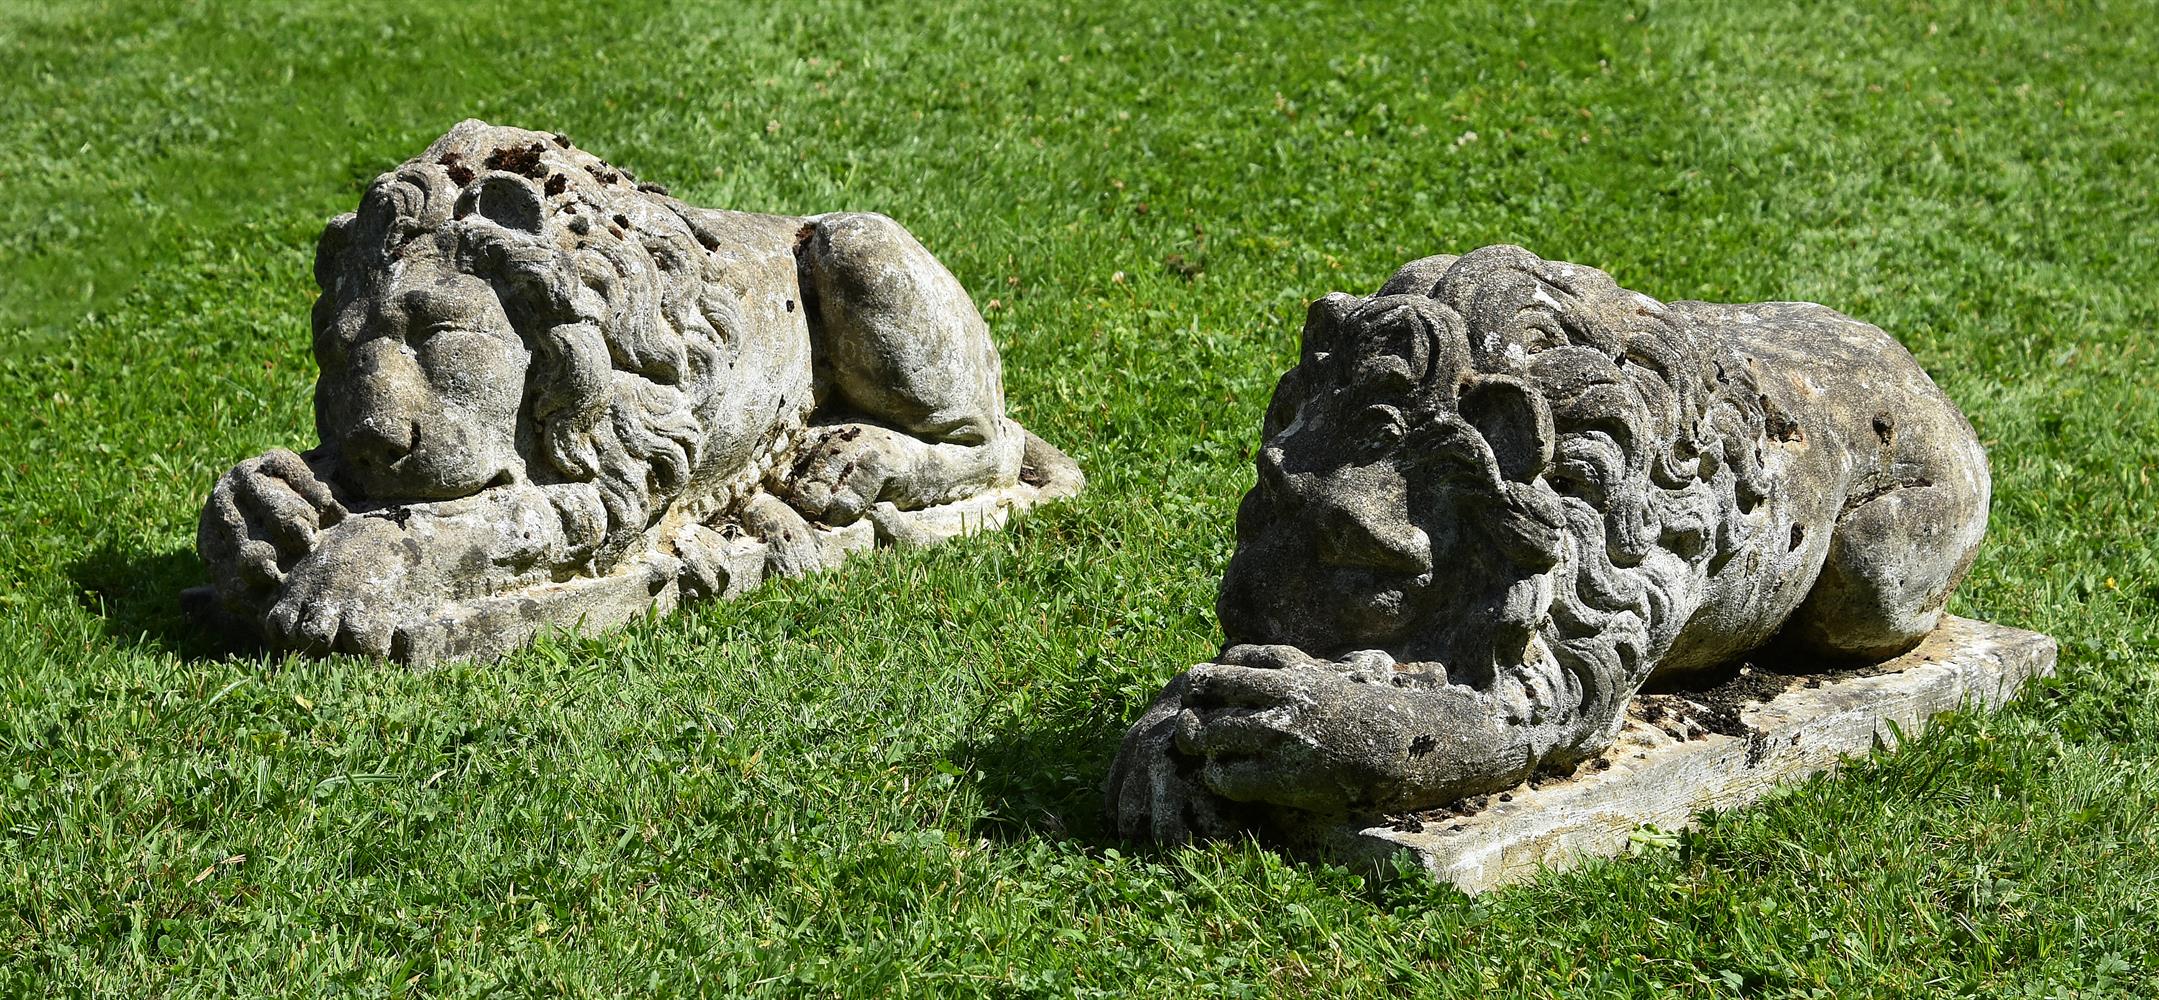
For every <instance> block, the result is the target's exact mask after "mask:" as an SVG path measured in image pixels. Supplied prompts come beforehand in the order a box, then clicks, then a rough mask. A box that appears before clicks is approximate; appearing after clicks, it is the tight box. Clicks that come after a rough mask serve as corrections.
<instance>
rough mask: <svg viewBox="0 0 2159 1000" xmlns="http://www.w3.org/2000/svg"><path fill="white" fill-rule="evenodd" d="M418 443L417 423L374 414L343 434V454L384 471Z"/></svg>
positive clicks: (410, 452) (410, 451)
mask: <svg viewBox="0 0 2159 1000" xmlns="http://www.w3.org/2000/svg"><path fill="white" fill-rule="evenodd" d="M419 439H420V425H419V423H418V422H417V421H413V420H403V419H399V418H396V417H391V416H387V415H382V414H376V415H373V416H369V417H367V418H365V419H363V420H360V421H359V422H357V423H355V424H353V425H352V427H351V428H350V429H349V430H347V431H346V432H345V454H346V456H347V457H349V458H354V459H357V460H359V461H361V462H365V463H368V464H370V465H374V466H377V467H387V466H390V465H394V464H396V462H397V460H398V459H401V458H404V457H405V456H406V455H410V454H412V450H413V448H415V447H417V446H418V444H419Z"/></svg>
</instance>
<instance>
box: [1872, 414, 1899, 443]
mask: <svg viewBox="0 0 2159 1000" xmlns="http://www.w3.org/2000/svg"><path fill="white" fill-rule="evenodd" d="M1874 436H1875V437H1878V438H1881V439H1882V443H1883V444H1885V445H1887V444H1895V443H1896V441H1897V428H1896V425H1894V424H1892V423H1890V422H1889V414H1887V413H1877V414H1875V415H1874Z"/></svg>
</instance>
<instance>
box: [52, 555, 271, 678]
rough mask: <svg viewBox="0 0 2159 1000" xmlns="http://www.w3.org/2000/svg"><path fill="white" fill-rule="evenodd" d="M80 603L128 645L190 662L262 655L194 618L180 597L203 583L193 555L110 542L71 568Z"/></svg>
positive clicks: (112, 635)
mask: <svg viewBox="0 0 2159 1000" xmlns="http://www.w3.org/2000/svg"><path fill="white" fill-rule="evenodd" d="M68 579H70V580H72V581H74V584H75V595H76V600H78V601H80V602H82V606H83V607H84V608H85V609H87V610H88V611H89V612H90V613H91V614H94V615H96V616H98V619H99V620H100V621H102V622H103V623H104V626H105V634H106V635H109V636H111V637H112V638H114V639H116V640H119V641H120V642H122V643H130V644H137V645H142V646H147V647H150V648H154V649H158V650H162V651H164V652H168V653H171V654H173V655H174V656H178V657H180V658H182V659H186V660H212V659H219V658H222V657H224V656H226V655H228V654H232V653H242V654H245V653H251V652H255V651H256V647H255V646H254V645H253V644H249V643H245V642H238V641H234V640H232V639H230V638H229V637H228V634H227V633H225V632H223V631H221V630H219V629H218V628H216V627H214V626H211V625H206V624H204V623H201V622H198V621H195V620H194V619H192V618H190V617H189V616H188V615H187V613H186V612H185V611H183V610H182V609H181V607H180V592H181V591H183V590H186V589H187V588H189V587H193V586H196V585H198V584H201V583H202V582H203V568H202V560H201V559H200V558H198V557H197V556H196V555H195V553H194V551H193V550H192V549H175V550H173V551H171V552H149V551H145V550H140V549H128V548H123V547H121V546H118V545H115V544H113V543H111V542H106V543H104V544H102V545H100V546H99V547H98V548H97V549H96V550H95V551H93V552H91V553H90V554H88V555H86V556H83V557H82V558H80V559H77V560H76V561H75V562H74V563H72V564H70V565H69V566H68Z"/></svg>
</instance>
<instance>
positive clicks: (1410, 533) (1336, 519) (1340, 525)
mask: <svg viewBox="0 0 2159 1000" xmlns="http://www.w3.org/2000/svg"><path fill="white" fill-rule="evenodd" d="M1372 514H1373V512H1370V511H1360V510H1357V509H1355V508H1345V507H1341V506H1337V507H1331V508H1329V509H1328V510H1327V511H1326V513H1325V514H1324V515H1323V516H1321V517H1320V519H1319V522H1320V523H1319V524H1318V526H1317V527H1318V528H1319V531H1318V532H1317V534H1318V536H1319V558H1320V561H1321V562H1324V563H1327V564H1329V565H1333V566H1347V567H1352V568H1356V569H1377V570H1387V571H1390V572H1395V573H1403V574H1407V575H1410V576H1419V575H1422V574H1425V573H1429V572H1431V571H1432V539H1431V536H1429V535H1426V534H1425V533H1424V530H1423V529H1422V528H1419V527H1417V526H1416V525H1413V524H1410V523H1409V522H1408V521H1406V520H1402V519H1401V518H1399V517H1384V516H1382V517H1375V516H1372Z"/></svg>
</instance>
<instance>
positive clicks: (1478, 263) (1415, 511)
mask: <svg viewBox="0 0 2159 1000" xmlns="http://www.w3.org/2000/svg"><path fill="white" fill-rule="evenodd" d="M1745 379H1746V376H1745V373H1744V372H1733V371H1726V370H1724V366H1723V365H1721V364H1719V363H1718V355H1716V354H1715V353H1713V352H1711V351H1709V350H1705V347H1704V345H1701V344H1698V343H1697V342H1696V341H1695V335H1694V334H1693V333H1691V332H1690V330H1689V328H1688V327H1687V326H1686V325H1684V324H1679V323H1674V322H1672V321H1671V320H1670V319H1669V318H1668V317H1667V310H1666V307H1664V306H1663V305H1662V304H1660V303H1658V302H1656V301H1655V300H1653V299H1650V298H1648V297H1647V296H1642V295H1638V294H1636V293H1633V292H1629V291H1626V290H1625V289H1622V288H1619V287H1618V286H1617V285H1616V284H1614V283H1613V281H1612V279H1611V278H1610V277H1609V276H1608V275H1606V274H1604V273H1603V272H1601V271H1597V270H1594V269H1592V268H1587V267H1580V266H1576V265H1571V264H1565V263H1558V262H1552V261H1545V260H1542V259H1540V258H1538V257H1536V256H1534V255H1532V254H1530V253H1529V252H1528V251H1525V250H1522V249H1520V248H1518V247H1504V246H1502V247H1487V248H1484V249H1481V250H1478V251H1475V252H1472V253H1470V254H1467V255H1465V256H1462V257H1460V258H1433V259H1431V260H1428V261H1423V262H1419V263H1418V264H1416V265H1412V266H1410V267H1408V268H1405V269H1404V270H1403V272H1402V273H1400V274H1398V275H1397V276H1396V278H1395V280H1394V281H1391V282H1389V284H1388V286H1387V287H1386V288H1384V289H1382V290H1381V292H1380V294H1377V295H1374V296H1372V297H1370V298H1362V299H1360V298H1357V297H1354V296H1349V295H1343V294H1335V295H1330V296H1328V297H1326V298H1324V299H1321V300H1320V301H1318V302H1316V303H1314V304H1313V306H1312V307H1311V311H1310V315H1309V317H1308V318H1307V320H1306V324H1305V328H1304V343H1303V353H1302V358H1301V359H1300V361H1299V363H1298V364H1297V366H1296V367H1295V368H1293V369H1292V370H1291V371H1290V372H1289V373H1288V374H1287V375H1285V376H1283V378H1282V381H1281V384H1280V386H1279V387H1278V388H1277V389H1276V390H1275V395H1274V399H1273V401H1272V403H1271V404H1270V405H1269V407H1268V411H1267V417H1266V422H1265V429H1264V435H1265V441H1264V444H1263V447H1262V449H1261V451H1260V455H1259V462H1258V464H1259V480H1258V483H1257V485H1255V486H1254V487H1253V489H1252V490H1251V491H1250V492H1249V493H1247V494H1246V496H1245V499H1244V503H1243V505H1242V507H1241V508H1240V509H1239V511H1238V516H1237V541H1238V547H1237V553H1236V555H1235V557H1234V558H1233V559H1232V560H1231V563H1230V566H1229V569H1228V571H1227V572H1226V573H1225V575H1224V577H1223V582H1222V593H1221V599H1220V605H1219V612H1220V616H1221V619H1222V624H1223V628H1224V630H1225V631H1226V632H1227V634H1228V636H1229V639H1230V641H1231V642H1233V643H1267V644H1285V645H1293V646H1297V647H1299V648H1301V649H1304V650H1306V651H1308V652H1311V653H1314V654H1316V655H1321V656H1339V655H1341V654H1343V653H1346V652H1349V651H1353V650H1358V649H1369V648H1381V649H1385V650H1387V651H1388V652H1389V653H1392V654H1393V655H1394V656H1395V657H1396V658H1397V659H1399V660H1402V661H1404V662H1425V663H1436V664H1439V665H1442V666H1443V667H1444V668H1445V670H1446V673H1447V675H1448V680H1450V681H1452V682H1454V683H1460V684H1469V685H1471V686H1475V687H1479V688H1489V687H1490V686H1491V684H1492V683H1493V681H1494V679H1495V676H1497V677H1514V678H1517V679H1519V680H1522V681H1524V682H1526V683H1530V684H1531V685H1532V686H1538V687H1541V686H1542V685H1543V684H1544V683H1549V682H1537V681H1532V680H1531V679H1530V678H1532V677H1556V678H1557V679H1558V683H1561V684H1563V685H1567V686H1570V687H1571V686H1574V685H1579V686H1580V687H1579V688H1578V689H1576V690H1572V691H1545V692H1543V694H1542V695H1541V696H1539V698H1540V700H1541V699H1542V698H1561V697H1571V698H1594V697H1601V696H1606V695H1609V694H1612V693H1613V692H1611V691H1610V690H1609V689H1610V688H1611V687H1612V686H1613V685H1615V684H1618V685H1628V684H1629V683H1630V682H1637V683H1638V682H1639V681H1640V680H1641V678H1642V676H1643V674H1644V672H1646V670H1647V669H1648V666H1649V665H1650V664H1651V663H1652V662H1653V661H1654V659H1655V657H1656V656H1657V655H1658V654H1659V653H1661V652H1662V650H1663V649H1664V648H1666V647H1667V646H1668V645H1669V644H1670V643H1671V641H1672V638H1673V636H1674V635H1675V634H1676V633H1677V630H1678V629H1679V628H1680V626H1681V625H1683V624H1684V621H1685V618H1686V616H1687V615H1688V614H1689V613H1691V609H1690V608H1680V607H1675V606H1674V602H1675V600H1681V599H1683V597H1682V595H1684V594H1685V593H1688V592H1689V591H1688V589H1687V588H1686V587H1684V586H1682V584H1683V582H1684V581H1686V580H1687V579H1689V578H1690V577H1691V576H1692V575H1693V574H1695V573H1697V571H1698V570H1700V569H1701V567H1703V566H1704V565H1705V564H1707V563H1709V562H1710V561H1711V560H1713V559H1715V557H1716V555H1717V553H1718V552H1729V551H1733V550H1734V549H1735V548H1736V546H1737V545H1738V544H1739V541H1740V536H1741V535H1742V534H1743V533H1745V532H1747V531H1749V530H1752V529H1751V528H1750V527H1749V526H1748V523H1747V521H1746V519H1745V518H1744V517H1743V516H1742V515H1743V514H1744V512H1745V511H1746V510H1747V509H1749V508H1751V507H1752V505H1753V504H1755V503H1756V502H1758V501H1759V500H1760V499H1761V498H1762V496H1763V495H1764V490H1765V488H1766V485H1767V484H1766V483H1765V482H1764V476H1765V474H1764V472H1763V470H1762V469H1761V468H1759V466H1758V464H1757V458H1756V456H1755V455H1754V454H1753V452H1752V448H1751V445H1750V444H1749V442H1752V441H1755V440H1758V439H1759V437H1760V433H1761V426H1762V412H1761V408H1760V405H1759V403H1758V400H1757V397H1756V396H1755V394H1754V393H1753V391H1752V389H1751V388H1750V386H1749V384H1748V383H1746V381H1745ZM1553 661H1557V665H1558V666H1560V667H1562V668H1564V669H1563V670H1560V671H1556V672H1555V671H1550V670H1534V669H1525V666H1534V665H1536V664H1539V663H1543V664H1550V663H1552V662H1553ZM1570 677H1571V678H1573V679H1572V680H1571V681H1570V680H1567V679H1566V678H1570ZM1531 693H1532V694H1533V695H1536V692H1531ZM1627 693H1631V686H1629V687H1628V688H1627V690H1626V691H1624V692H1618V696H1620V697H1624V696H1625V695H1626V694H1627Z"/></svg>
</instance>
